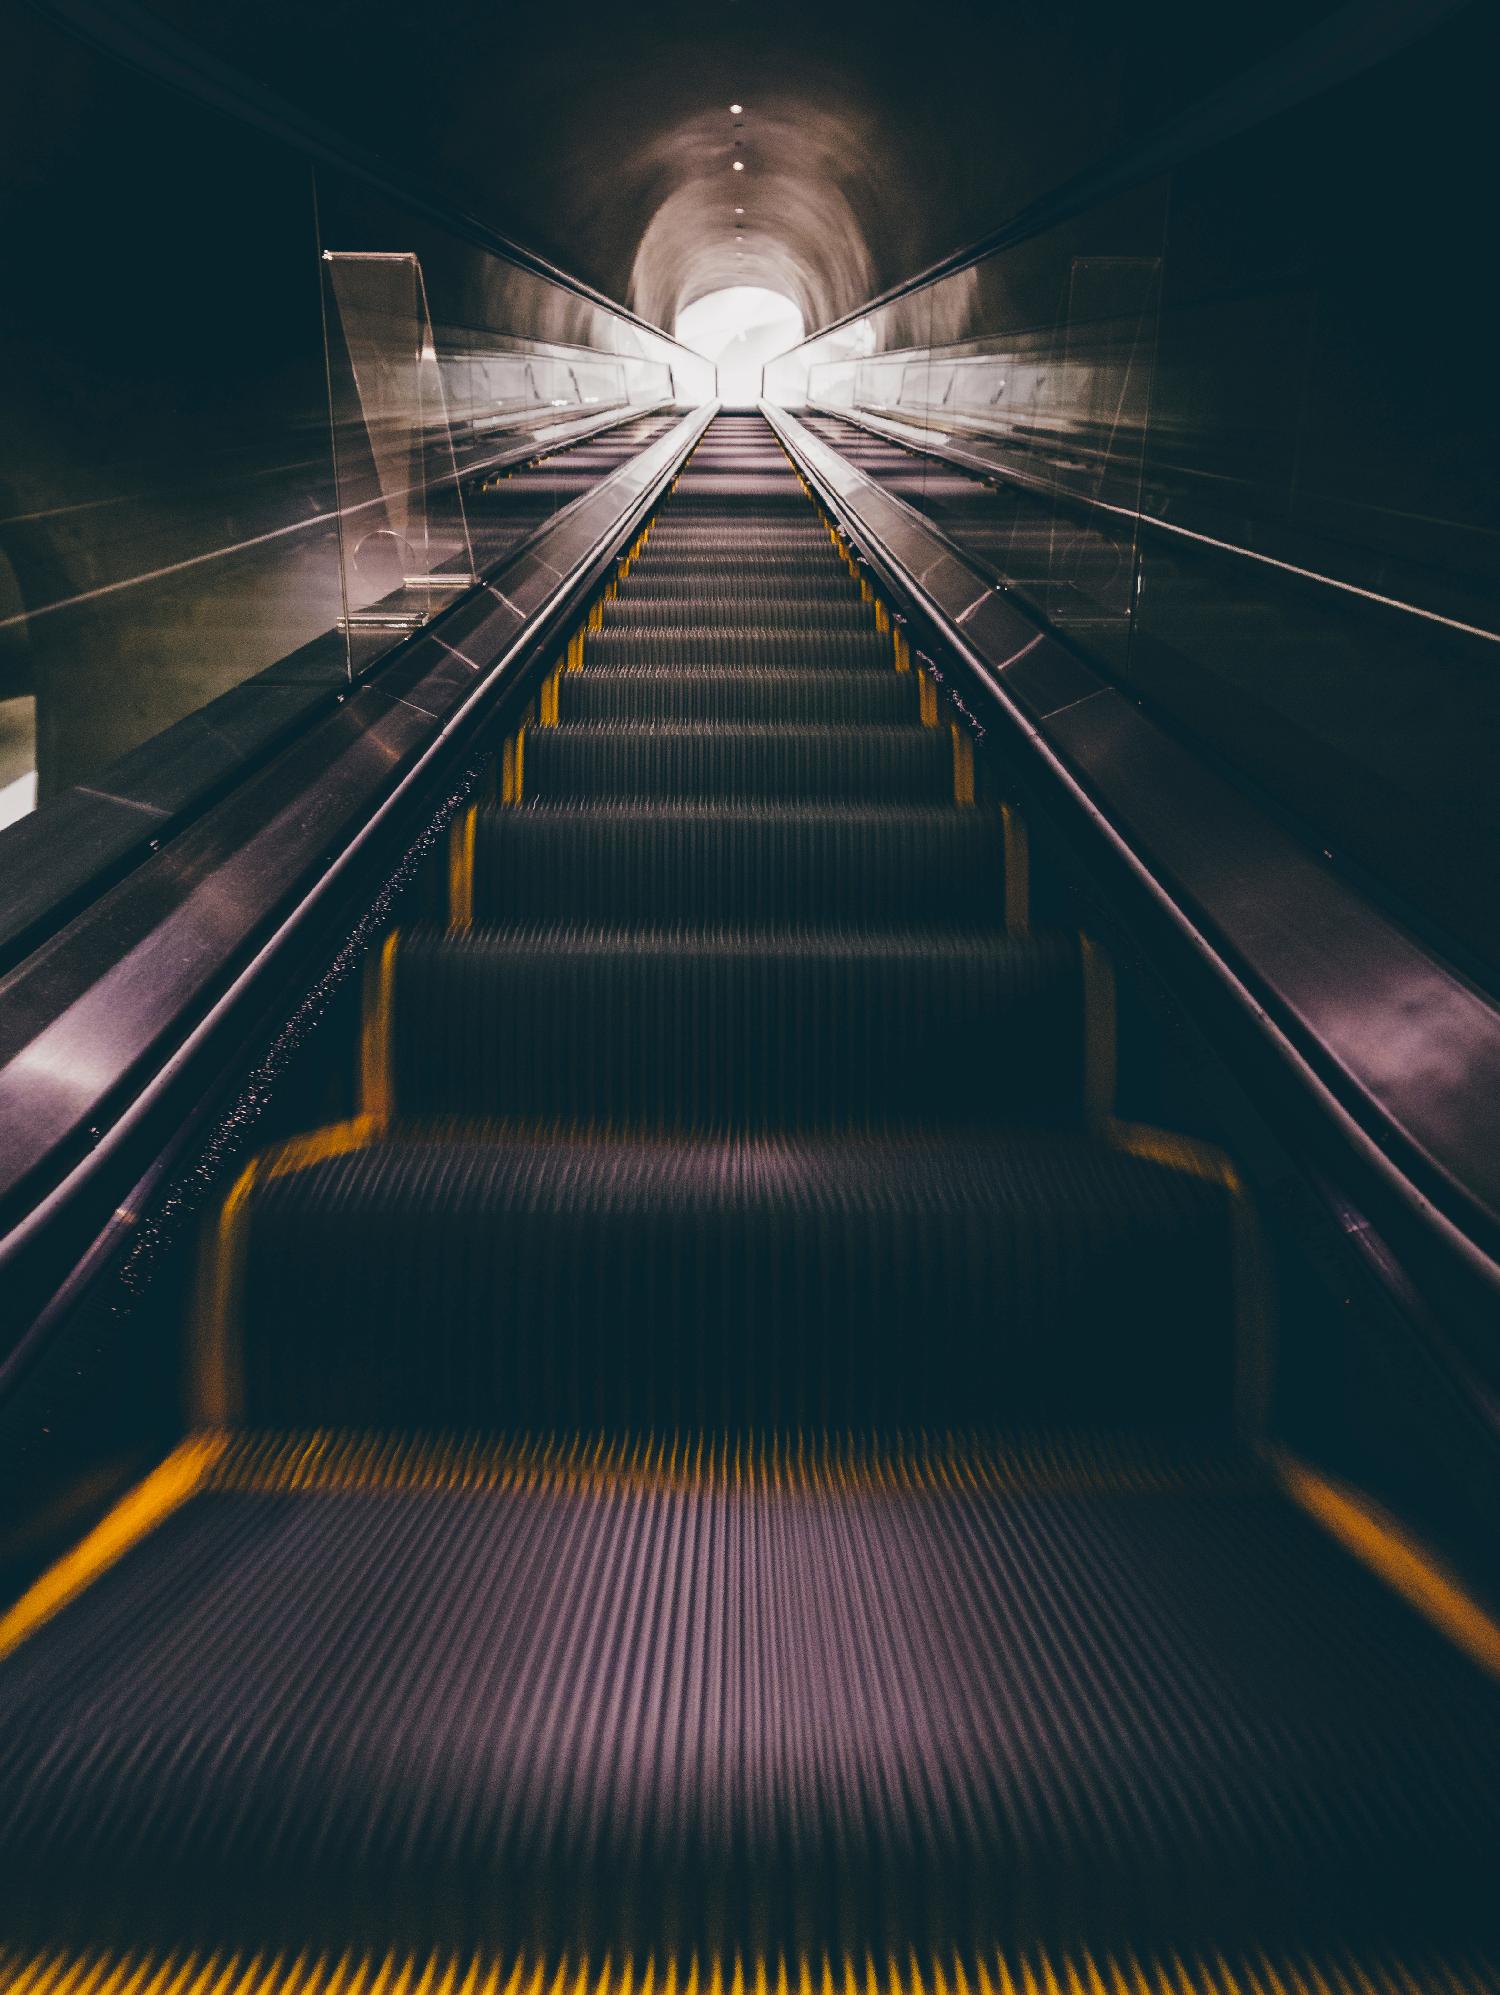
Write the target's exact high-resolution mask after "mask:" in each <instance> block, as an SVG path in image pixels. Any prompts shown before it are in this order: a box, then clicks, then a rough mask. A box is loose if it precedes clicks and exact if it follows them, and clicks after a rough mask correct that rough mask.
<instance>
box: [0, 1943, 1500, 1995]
mask: <svg viewBox="0 0 1500 1995" xmlns="http://www.w3.org/2000/svg"><path fill="white" fill-rule="evenodd" d="M1493 1970H1494V1963H1493V1961H1491V1960H1488V1959H1486V1958H1483V1957H1476V1956H1468V1957H1463V1956H1459V1957H1453V1956H1449V1957H1447V1958H1443V1957H1436V1958H1433V1957H1424V1958H1423V1959H1421V1960H1420V1961H1411V1962H1408V1961H1404V1960H1402V1959H1400V1958H1399V1957H1394V1958H1393V1957H1392V1956H1391V1955H1389V1954H1383V1955H1379V1956H1373V1957H1366V1956H1362V1955H1359V1954H1355V1953H1351V1952H1349V1951H1348V1950H1346V1949H1342V1948H1339V1949H1333V1948H1329V1949H1325V1950H1323V1951H1321V1952H1313V1953H1309V1952H1297V1953H1287V1954H1278V1955H1269V1954H1267V1953H1265V1952H1263V1951H1260V1950H1256V1951H1255V1952H1254V1953H1246V1952H1241V1951H1240V1950H1238V1949H1235V1950H1233V1951H1231V1952H1230V1953H1229V1954H1228V1955H1226V1954H1225V1953H1222V1952H1218V1951H1215V1952H1213V1953H1200V1952H1197V1951H1196V1950H1193V1949H1189V1948H1184V1949H1182V1950H1180V1951H1179V1950H1177V1949H1175V1948H1174V1949H1170V1950H1168V1951H1165V1952H1160V1953H1158V1952H1153V1951H1146V1952H1142V1953H1136V1952H1134V1951H1133V1950H1124V1951H1121V1952H1115V1951H1113V1950H1111V1949H1109V1948H1107V1947H1098V1948H1090V1947H1087V1946H1071V1945H1068V1944H1067V1943H1066V1942H1064V1943H1061V1944H1058V1945H1053V1946H1050V1947H1048V1946H1035V1947H1026V1948H1018V1949H1014V1950H1011V1949H1004V1950H1001V1949H996V1950H995V1951H994V1952H992V1953H982V1952H979V1951H977V1950H976V1951H972V1952H965V1953H960V1952H958V1951H957V1950H955V1951H954V1952H953V1953H952V1954H950V1955H948V1956H947V1957H946V1959H945V1958H943V1957H941V1956H938V1955H932V1956H929V1957H928V1958H927V1959H924V1960H919V1959H918V1958H917V1957H916V1955H915V1954H908V1955H907V1956H906V1958H905V1959H904V1960H903V1959H899V1958H898V1957H897V1956H896V1955H895V1954H894V1953H887V1954H886V1955H885V1956H884V1957H883V1959H877V1958H876V1957H875V1956H874V1955H873V1954H870V1953H866V1954H863V1955H856V1954H854V1953H852V1952H851V1953H845V1954H842V1955H840V1956H839V1957H837V1958H830V1957H829V1956H828V1955H827V1954H824V1955H822V1956H821V1958H817V1959H814V1958H810V1957H809V1956H808V1955H807V1954H805V1953H802V1954H798V1955H796V1956H794V1957H791V1958H789V1957H788V1955H787V1954H785V1953H780V1954H776V1955H774V1956H770V1955H767V1954H764V1953H756V1954H754V1955H752V1956H750V1957H749V1958H746V1957H745V1956H742V1955H740V1954H735V1955H732V1956H729V1957H725V1956H723V1955H721V1954H717V1953H715V1954H713V1955H710V1956H709V1957H708V1958H707V1959H700V1958H699V1957H698V1956H697V1955H696V1954H694V1955H692V1956H690V1957H689V1958H687V1959H678V1958H676V1957H675V1956H674V1955H672V1954H669V1953H665V1952H664V1953H663V1954H662V1955H660V1956H658V1955H656V1954H655V1953H647V1954H644V1955H643V1956H642V1957H640V1958H639V1959H638V1958H637V1957H636V1956H634V1955H633V1954H631V1953H628V1952H627V1953H622V1954H620V1955H619V1956H614V1955H611V1954H605V1955H604V1956H603V1957H602V1958H599V1959H593V1960H591V1959H590V1957H589V1955H588V1954H587V1953H583V1952H580V1953H578V1954H575V1955H573V1956H571V1957H570V1956H568V1955H567V1954H562V1955H559V1956H556V1957H553V1958H548V1957H547V1956H545V1955H542V1954H532V1953H529V1952H518V1953H516V1954H514V1955H512V1954H511V1953H509V1952H501V1951H500V1950H499V1949H485V1950H484V1951H474V1952H470V1951H468V1950H457V1949H452V1948H446V1947H443V1948H431V1949H424V1948H420V1947H418V1948H405V1949H398V1948H379V1947H370V1946H360V1945H358V1944H355V1945H352V1946H348V1947H345V1948H343V1949H340V1948H339V1947H337V1946H331V1947H308V1948H304V1949H301V1950H297V1949H294V1948H290V1947H288V1948H285V1949H283V1950H281V1951H279V1952H272V1951H270V1950H269V1949H268V1950H265V1951H258V1952H256V1951H251V1950H249V1949H245V1950H240V1951H236V1950H234V1949H231V1948H228V1947H225V1948H217V1949H211V1948H203V1947H188V1946H184V1947H181V1948H178V1949H176V1950H170V1951H169V1950H158V1949H155V1948H151V1947H139V1948H112V1947H106V1948H79V1949H74V1948H71V1947H61V1948H53V1949H48V1950H43V1951H39V1952H30V1951H28V1952H0V1988H3V1989H4V1990H5V1991H7V1995H1486V1991H1490V1995H1492V1992H1493V1990H1494V1989H1495V1987H1496V1985H1497V1984H1496V1981H1495V1979H1494V1972H1493Z"/></svg>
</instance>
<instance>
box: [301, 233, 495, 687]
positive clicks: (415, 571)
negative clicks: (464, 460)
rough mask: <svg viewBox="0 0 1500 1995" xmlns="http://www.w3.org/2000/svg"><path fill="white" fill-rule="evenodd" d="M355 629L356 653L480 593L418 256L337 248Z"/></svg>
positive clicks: (331, 283)
mask: <svg viewBox="0 0 1500 1995" xmlns="http://www.w3.org/2000/svg"><path fill="white" fill-rule="evenodd" d="M323 268H324V271H325V272H326V274H327V279H328V306H327V313H326V321H325V322H326V324H327V327H328V381H329V398H330V404H331V407H332V410H333V422H334V463H335V467H336V473H337V479H338V508H339V544H340V549H341V561H342V575H343V593H344V621H345V626H346V628H347V630H348V632H349V642H350V649H351V662H352V663H354V664H356V665H357V664H359V663H361V662H363V661H362V659H361V658H360V656H359V655H358V652H357V650H356V647H357V646H358V645H360V644H363V645H364V646H366V647H367V648H368V647H371V646H373V647H376V648H377V649H378V648H379V647H380V637H381V633H382V632H386V631H400V630H403V629H406V630H410V629H414V628H415V627H416V626H417V625H419V624H421V623H424V622H425V621H426V620H427V618H428V617H429V616H431V615H432V614H433V612H434V611H435V610H439V609H441V608H442V607H443V605H444V604H445V603H449V602H451V601H452V600H453V599H454V597H455V596H457V595H459V594H461V593H462V591H463V590H465V589H468V588H471V587H472V586H473V583H474V579H475V577H474V556H473V550H472V548H471V547H470V544H469V529H468V523H467V520H466V518H465V515H464V500H463V491H462V488H461V486H460V483H459V476H458V465H457V461H456V459H455V457H454V453H453V432H452V430H451V428H450V427H449V421H448V403H447V397H446V394H445V393H444V377H443V374H442V372H441V371H440V370H439V367H438V359H437V350H436V348H435V346H434V344H433V335H432V320H431V318H430V316H429V314H428V310H427V290H426V286H425V285H424V284H423V282H422V266H421V264H420V263H419V262H418V261H417V259H416V257H415V256H412V255H409V254H406V253H403V252H401V251H399V250H398V251H394V252H390V253H379V252H373V251H368V250H366V251H353V252H346V251H344V250H332V249H325V250H324V252H323Z"/></svg>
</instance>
